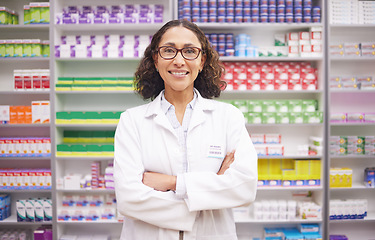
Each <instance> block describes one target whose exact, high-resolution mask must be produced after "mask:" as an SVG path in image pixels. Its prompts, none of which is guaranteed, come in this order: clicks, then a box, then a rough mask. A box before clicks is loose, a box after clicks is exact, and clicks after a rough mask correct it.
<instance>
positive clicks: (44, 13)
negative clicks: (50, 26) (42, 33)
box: [39, 2, 50, 23]
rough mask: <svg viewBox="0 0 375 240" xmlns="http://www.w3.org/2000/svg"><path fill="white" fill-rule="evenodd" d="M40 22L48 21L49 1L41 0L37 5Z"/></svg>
mask: <svg viewBox="0 0 375 240" xmlns="http://www.w3.org/2000/svg"><path fill="white" fill-rule="evenodd" d="M39 12H40V20H39V22H40V23H49V22H50V18H49V15H50V14H49V2H41V3H40V5H39Z"/></svg>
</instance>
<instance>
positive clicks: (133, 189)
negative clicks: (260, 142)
mask: <svg viewBox="0 0 375 240" xmlns="http://www.w3.org/2000/svg"><path fill="white" fill-rule="evenodd" d="M218 59H219V56H218V54H217V53H216V52H215V51H214V50H213V49H212V48H211V46H210V43H209V42H208V40H207V38H206V37H205V35H204V34H203V32H202V31H201V30H200V29H199V28H198V27H197V26H196V25H195V24H193V23H190V22H188V21H182V20H173V21H170V22H168V23H167V24H165V25H164V26H163V27H162V28H161V29H160V30H159V31H158V32H157V33H156V34H155V35H154V36H153V38H152V41H151V44H150V45H149V46H148V48H147V49H146V51H145V54H144V57H143V59H142V60H141V63H140V65H139V67H138V69H137V72H136V73H135V76H136V77H135V79H136V80H135V83H136V91H137V92H138V93H139V94H140V95H141V96H142V97H143V98H144V99H152V100H153V101H152V102H150V103H148V104H145V105H142V106H138V107H135V108H132V109H128V110H127V111H126V112H124V113H122V115H121V119H120V122H119V124H118V127H117V130H116V136H115V172H114V175H115V185H116V187H115V189H116V199H117V208H118V210H119V212H120V213H121V214H123V215H124V216H125V220H124V225H123V230H122V234H121V239H122V240H179V239H184V240H236V239H237V236H236V229H235V224H234V219H233V214H232V210H231V208H233V207H239V206H244V205H248V204H250V203H251V202H252V201H254V199H255V194H256V184H257V154H256V151H255V149H254V146H253V145H252V142H251V140H250V137H249V134H248V132H247V130H246V128H245V121H244V118H243V115H242V113H241V112H240V111H239V110H238V109H237V108H235V107H233V106H232V105H230V104H226V103H222V102H218V101H214V100H211V99H210V98H213V97H219V95H220V92H221V89H223V87H224V86H225V82H223V81H221V80H220V76H221V73H222V67H221V65H220V63H219V60H218Z"/></svg>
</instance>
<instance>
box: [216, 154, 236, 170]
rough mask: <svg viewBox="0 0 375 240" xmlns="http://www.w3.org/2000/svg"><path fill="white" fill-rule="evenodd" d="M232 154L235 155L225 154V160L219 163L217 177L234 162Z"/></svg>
mask: <svg viewBox="0 0 375 240" xmlns="http://www.w3.org/2000/svg"><path fill="white" fill-rule="evenodd" d="M234 153H235V151H232V152H230V153H227V155H225V158H224V160H223V162H222V163H221V167H220V170H219V171H218V172H217V174H218V175H222V174H224V173H225V171H226V170H227V169H228V168H229V167H230V165H231V164H232V163H233V162H234Z"/></svg>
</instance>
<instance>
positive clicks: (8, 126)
mask: <svg viewBox="0 0 375 240" xmlns="http://www.w3.org/2000/svg"><path fill="white" fill-rule="evenodd" d="M46 127H50V124H49V123H32V124H0V128H46Z"/></svg>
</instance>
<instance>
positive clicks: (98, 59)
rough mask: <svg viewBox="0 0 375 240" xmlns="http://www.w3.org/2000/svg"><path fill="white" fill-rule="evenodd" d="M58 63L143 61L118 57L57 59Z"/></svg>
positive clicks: (138, 58) (135, 58) (137, 58)
mask: <svg viewBox="0 0 375 240" xmlns="http://www.w3.org/2000/svg"><path fill="white" fill-rule="evenodd" d="M55 60H56V62H128V61H135V62H138V61H140V60H141V58H140V57H117V58H56V59H55Z"/></svg>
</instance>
